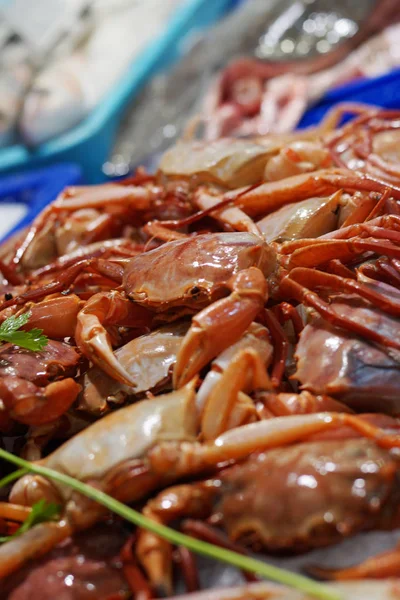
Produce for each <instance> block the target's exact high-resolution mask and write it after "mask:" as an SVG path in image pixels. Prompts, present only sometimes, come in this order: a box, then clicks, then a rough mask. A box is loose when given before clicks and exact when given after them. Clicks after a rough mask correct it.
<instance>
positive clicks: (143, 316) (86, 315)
mask: <svg viewBox="0 0 400 600" xmlns="http://www.w3.org/2000/svg"><path fill="white" fill-rule="evenodd" d="M150 321H151V317H149V312H148V311H147V310H146V309H145V308H143V307H141V306H139V305H137V304H134V303H133V302H131V301H130V300H128V299H127V298H125V297H124V296H123V295H122V294H121V293H120V292H118V291H114V292H100V293H98V294H95V295H94V296H92V297H91V298H90V299H89V300H88V302H87V303H86V304H85V306H84V308H83V309H82V310H81V311H80V312H79V314H78V325H77V328H76V332H75V339H76V343H77V344H78V346H79V348H80V350H81V351H82V353H83V354H84V355H85V356H87V358H89V359H90V360H91V361H92V362H94V363H95V364H96V365H97V366H98V367H100V368H101V369H103V371H105V372H106V373H107V374H108V375H109V376H110V377H112V378H113V379H116V380H117V381H120V382H121V383H124V384H125V385H129V386H130V387H135V386H136V382H135V380H134V378H133V377H132V376H131V375H130V374H129V373H128V371H127V370H126V369H125V367H124V366H123V365H122V364H121V363H120V362H119V361H118V359H117V358H116V356H115V354H114V353H113V349H112V345H111V339H110V335H109V334H108V332H107V330H106V329H105V326H106V325H119V326H125V327H141V326H147V325H149V323H150Z"/></svg>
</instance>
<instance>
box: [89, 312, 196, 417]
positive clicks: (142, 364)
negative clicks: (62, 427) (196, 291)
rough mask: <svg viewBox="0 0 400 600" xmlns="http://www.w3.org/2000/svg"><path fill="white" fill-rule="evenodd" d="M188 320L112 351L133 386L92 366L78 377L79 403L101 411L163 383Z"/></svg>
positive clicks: (186, 327) (96, 411) (98, 411)
mask: <svg viewBox="0 0 400 600" xmlns="http://www.w3.org/2000/svg"><path fill="white" fill-rule="evenodd" d="M189 325H190V323H188V322H183V323H177V324H174V325H169V326H166V327H161V328H160V329H157V330H156V331H153V332H151V333H149V334H147V335H141V336H140V337H137V338H135V339H134V340H131V341H130V342H128V343H127V344H125V345H124V346H121V348H118V350H116V351H115V356H116V357H117V359H118V360H119V362H120V363H121V364H122V365H123V366H124V368H125V369H126V370H127V371H128V373H129V375H131V376H132V377H133V378H134V379H135V382H136V386H135V387H134V388H132V387H130V386H128V385H125V384H123V383H120V382H119V381H116V380H115V379H113V378H112V377H110V376H109V375H107V373H105V372H104V371H103V370H102V369H100V368H99V367H92V368H91V369H89V371H88V372H87V373H85V375H84V376H83V378H82V382H81V383H82V387H83V389H82V393H81V395H80V400H79V406H78V408H79V409H81V410H85V411H88V412H90V413H92V414H93V413H100V414H101V413H102V412H104V411H107V410H108V409H109V404H108V403H109V402H110V403H115V404H118V403H122V402H124V401H125V400H126V399H127V398H129V397H132V396H137V395H138V394H140V393H143V392H147V391H149V390H153V389H154V388H156V387H157V389H159V386H160V385H161V384H162V383H163V382H165V381H166V380H167V378H168V376H169V374H170V370H171V367H172V366H173V364H174V363H175V361H176V355H177V353H178V350H179V347H180V345H181V342H182V340H183V337H184V335H185V333H186V332H187V330H188V328H189Z"/></svg>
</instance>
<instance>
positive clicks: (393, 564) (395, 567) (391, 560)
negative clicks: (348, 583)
mask: <svg viewBox="0 0 400 600" xmlns="http://www.w3.org/2000/svg"><path fill="white" fill-rule="evenodd" d="M307 571H308V572H309V573H310V574H311V575H314V576H315V577H317V578H318V579H335V580H339V581H340V580H346V579H386V578H387V577H397V576H398V575H399V573H400V547H397V548H394V549H393V550H389V551H387V552H383V553H382V554H378V555H377V556H372V557H371V558H367V559H366V560H365V561H363V562H362V563H360V564H359V565H355V566H353V567H348V568H347V569H327V568H324V567H317V566H309V567H307Z"/></svg>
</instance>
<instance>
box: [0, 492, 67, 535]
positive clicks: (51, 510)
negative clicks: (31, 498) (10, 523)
mask: <svg viewBox="0 0 400 600" xmlns="http://www.w3.org/2000/svg"><path fill="white" fill-rule="evenodd" d="M59 514H60V506H59V505H58V504H55V503H54V502H49V503H47V502H46V500H43V499H42V500H39V501H38V502H36V503H35V504H34V505H33V506H32V510H31V512H30V513H29V516H28V517H27V518H26V519H25V521H24V522H23V523H22V525H21V527H19V528H18V529H17V531H16V532H15V533H13V535H8V536H4V537H0V543H1V544H2V543H4V542H8V541H9V540H11V539H12V538H14V537H16V536H18V535H21V534H22V533H25V532H26V531H28V530H29V529H31V528H32V527H33V526H34V525H38V523H44V522H45V521H54V520H55V519H57V517H58V516H59Z"/></svg>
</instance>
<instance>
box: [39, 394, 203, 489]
mask: <svg viewBox="0 0 400 600" xmlns="http://www.w3.org/2000/svg"><path fill="white" fill-rule="evenodd" d="M195 396H196V395H195V391H194V382H191V383H189V384H188V385H186V386H185V387H183V388H181V389H180V390H178V391H175V392H172V393H170V394H164V395H161V396H157V398H153V399H151V400H142V401H141V402H137V403H136V404H133V405H131V406H127V407H125V408H121V409H120V410H118V411H115V412H112V413H109V414H108V415H106V416H105V417H103V418H102V419H99V420H98V421H96V422H94V423H92V425H90V426H89V427H87V428H86V429H85V430H83V431H81V432H80V433H78V434H77V435H75V436H74V437H73V438H71V439H70V440H68V441H67V442H65V444H63V445H62V446H60V447H59V448H57V450H55V451H54V452H53V453H52V454H50V455H49V456H47V457H46V458H45V459H43V460H42V461H41V464H42V465H44V466H46V467H49V468H50V469H55V470H56V471H59V472H60V473H66V474H67V475H70V476H72V477H75V478H76V479H79V480H80V481H85V480H89V479H101V478H102V477H104V476H105V475H106V474H107V472H109V471H110V469H112V468H113V467H115V466H116V465H118V464H121V463H123V462H124V461H126V460H128V459H135V458H138V459H140V458H142V457H144V456H145V455H146V452H147V451H148V450H149V449H150V448H152V447H153V446H155V445H156V444H157V443H159V442H165V441H171V440H178V441H194V440H195V439H196V433H197V430H196V426H197V421H196V414H195V413H196V411H195ZM57 487H58V488H60V490H61V492H62V493H63V495H64V496H66V497H69V496H70V494H71V490H70V489H69V488H66V487H63V486H60V485H59V484H57Z"/></svg>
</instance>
